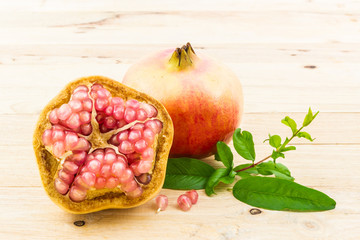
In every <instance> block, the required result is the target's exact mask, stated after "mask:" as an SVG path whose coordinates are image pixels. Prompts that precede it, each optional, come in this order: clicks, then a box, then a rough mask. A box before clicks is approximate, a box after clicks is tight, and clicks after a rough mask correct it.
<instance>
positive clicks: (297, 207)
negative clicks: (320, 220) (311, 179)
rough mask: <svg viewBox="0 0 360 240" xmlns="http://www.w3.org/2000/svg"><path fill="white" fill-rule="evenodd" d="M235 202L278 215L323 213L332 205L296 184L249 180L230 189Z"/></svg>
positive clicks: (263, 178) (329, 199)
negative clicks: (275, 211)
mask: <svg viewBox="0 0 360 240" xmlns="http://www.w3.org/2000/svg"><path fill="white" fill-rule="evenodd" d="M233 195H234V197H235V198H236V199H238V200H240V201H242V202H244V203H247V204H249V205H251V206H254V207H260V208H265V209H270V210H280V211H301V212H309V211H325V210H330V209H334V208H335V205H336V202H335V201H334V200H333V199H332V198H330V197H329V196H327V195H326V194H324V193H322V192H320V191H317V190H315V189H311V188H308V187H305V186H302V185H300V184H298V183H295V182H292V181H287V180H284V179H278V178H269V177H249V178H245V179H241V180H239V181H238V182H237V183H236V184H235V185H234V188H233Z"/></svg>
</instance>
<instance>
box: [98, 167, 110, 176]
mask: <svg viewBox="0 0 360 240" xmlns="http://www.w3.org/2000/svg"><path fill="white" fill-rule="evenodd" d="M100 174H101V176H102V177H104V178H108V177H110V176H111V166H110V165H104V166H103V167H102V168H101V171H100Z"/></svg>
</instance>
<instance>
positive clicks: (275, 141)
mask: <svg viewBox="0 0 360 240" xmlns="http://www.w3.org/2000/svg"><path fill="white" fill-rule="evenodd" d="M269 143H270V145H271V146H272V147H274V148H278V147H280V146H281V137H280V136H279V135H273V136H271V135H270V134H269Z"/></svg>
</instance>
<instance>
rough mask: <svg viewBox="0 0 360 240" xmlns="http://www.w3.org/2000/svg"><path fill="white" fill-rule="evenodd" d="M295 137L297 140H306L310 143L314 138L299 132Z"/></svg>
mask: <svg viewBox="0 0 360 240" xmlns="http://www.w3.org/2000/svg"><path fill="white" fill-rule="evenodd" d="M296 136H297V137H299V138H306V139H307V140H310V141H311V142H312V141H314V140H315V138H314V139H312V138H311V136H310V134H309V133H307V132H299V133H298V134H297V135H296Z"/></svg>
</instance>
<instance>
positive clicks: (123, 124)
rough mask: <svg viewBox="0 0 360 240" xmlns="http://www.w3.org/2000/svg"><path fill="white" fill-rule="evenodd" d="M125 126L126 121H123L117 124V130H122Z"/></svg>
mask: <svg viewBox="0 0 360 240" xmlns="http://www.w3.org/2000/svg"><path fill="white" fill-rule="evenodd" d="M125 125H126V121H125V120H124V119H121V120H120V121H118V122H117V128H122V127H123V126H125Z"/></svg>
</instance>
